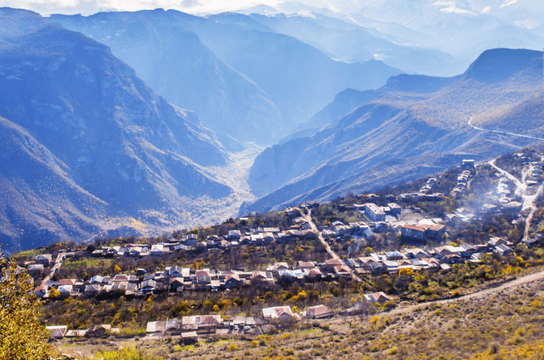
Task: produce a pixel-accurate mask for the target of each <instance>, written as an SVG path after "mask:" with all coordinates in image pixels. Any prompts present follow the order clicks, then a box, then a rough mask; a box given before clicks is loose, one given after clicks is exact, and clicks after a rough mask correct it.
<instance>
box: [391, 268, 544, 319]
mask: <svg viewBox="0 0 544 360" xmlns="http://www.w3.org/2000/svg"><path fill="white" fill-rule="evenodd" d="M542 279H544V271H540V272H538V273H534V274H530V275H526V276H522V277H520V278H517V279H516V280H514V281H510V282H507V283H505V284H503V285H501V286H498V287H495V288H490V289H485V290H480V291H476V292H473V293H472V294H468V295H464V296H460V297H457V298H452V299H446V300H436V301H428V302H424V303H421V304H416V305H410V306H406V307H401V308H396V309H393V310H391V311H390V314H401V313H406V312H411V311H413V310H415V309H419V308H423V307H426V306H430V305H433V304H449V303H452V302H456V301H462V300H470V299H478V298H482V297H485V296H487V295H489V294H493V293H496V292H499V291H502V290H506V289H509V288H512V287H516V286H520V285H523V284H527V283H531V282H534V281H537V280H542Z"/></svg>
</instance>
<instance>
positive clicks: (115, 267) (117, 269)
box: [113, 265, 121, 273]
mask: <svg viewBox="0 0 544 360" xmlns="http://www.w3.org/2000/svg"><path fill="white" fill-rule="evenodd" d="M113 272H114V273H120V272H121V268H120V267H119V265H115V266H114V267H113Z"/></svg>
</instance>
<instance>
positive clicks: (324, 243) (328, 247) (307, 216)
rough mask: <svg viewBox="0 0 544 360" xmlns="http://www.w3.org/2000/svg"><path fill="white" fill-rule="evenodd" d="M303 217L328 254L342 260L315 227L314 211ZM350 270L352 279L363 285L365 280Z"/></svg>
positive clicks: (309, 210) (309, 211)
mask: <svg viewBox="0 0 544 360" xmlns="http://www.w3.org/2000/svg"><path fill="white" fill-rule="evenodd" d="M303 217H304V218H305V219H306V221H307V222H308V224H310V227H311V228H312V231H313V232H315V233H317V234H318V238H319V241H321V243H322V244H323V246H325V249H327V252H328V253H329V255H330V256H331V257H332V258H333V259H338V260H341V259H340V256H338V254H337V253H335V252H334V250H333V249H331V247H330V246H329V244H328V243H327V242H326V241H325V238H324V237H323V235H322V234H321V231H319V230H318V228H317V226H316V225H315V223H314V221H313V220H312V210H311V209H308V214H306V215H303ZM347 268H348V269H349V273H350V274H351V278H352V279H354V280H355V281H357V282H360V283H362V282H363V280H362V279H361V278H360V277H359V275H357V274H356V273H355V271H354V270H353V269H352V268H351V267H347Z"/></svg>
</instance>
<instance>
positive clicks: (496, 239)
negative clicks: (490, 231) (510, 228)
mask: <svg viewBox="0 0 544 360" xmlns="http://www.w3.org/2000/svg"><path fill="white" fill-rule="evenodd" d="M487 243H488V244H489V245H491V246H493V247H497V246H499V245H506V244H507V241H506V240H504V239H503V238H500V237H491V238H489V240H488V241H487Z"/></svg>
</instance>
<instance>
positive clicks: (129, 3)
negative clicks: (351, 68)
mask: <svg viewBox="0 0 544 360" xmlns="http://www.w3.org/2000/svg"><path fill="white" fill-rule="evenodd" d="M278 2H279V0H0V5H1V6H5V7H14V8H21V9H28V10H33V11H36V12H38V13H40V14H42V15H47V14H53V13H63V14H78V13H79V14H83V15H90V14H94V13H96V12H99V11H137V10H146V9H157V8H164V9H175V10H180V11H185V12H190V13H193V14H197V13H217V12H222V11H231V10H236V9H241V8H246V7H251V6H255V5H258V4H266V5H270V6H275V5H277V4H278Z"/></svg>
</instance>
